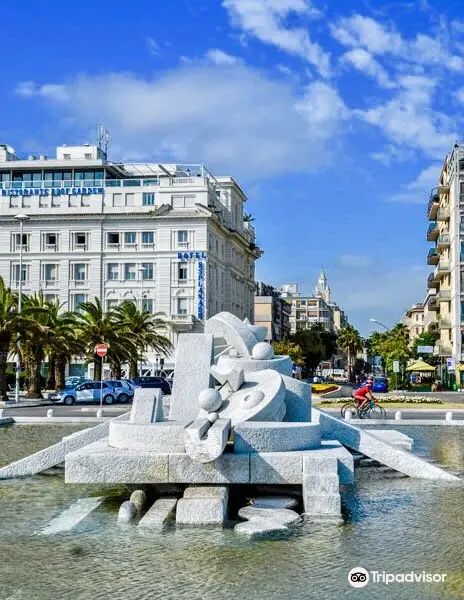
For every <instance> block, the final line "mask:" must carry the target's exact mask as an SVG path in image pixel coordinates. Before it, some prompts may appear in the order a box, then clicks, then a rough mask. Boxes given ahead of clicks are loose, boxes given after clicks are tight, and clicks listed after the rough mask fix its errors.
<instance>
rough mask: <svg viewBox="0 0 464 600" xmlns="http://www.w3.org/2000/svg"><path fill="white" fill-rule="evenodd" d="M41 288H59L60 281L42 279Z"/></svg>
mask: <svg viewBox="0 0 464 600" xmlns="http://www.w3.org/2000/svg"><path fill="white" fill-rule="evenodd" d="M40 286H41V287H47V288H50V287H57V286H58V279H42V280H41V281H40Z"/></svg>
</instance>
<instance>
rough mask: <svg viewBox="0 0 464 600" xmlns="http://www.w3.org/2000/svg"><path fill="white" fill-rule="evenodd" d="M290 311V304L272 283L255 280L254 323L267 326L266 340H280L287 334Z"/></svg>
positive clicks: (288, 331)
mask: <svg viewBox="0 0 464 600" xmlns="http://www.w3.org/2000/svg"><path fill="white" fill-rule="evenodd" d="M291 312H292V309H291V306H290V304H289V303H288V302H286V300H285V299H284V298H283V297H282V296H281V294H280V293H279V292H278V291H277V290H276V289H275V288H274V287H273V286H272V285H267V284H265V283H263V282H262V281H258V282H256V288H255V325H261V326H265V327H267V336H266V341H267V342H280V341H282V340H283V339H284V338H285V337H286V336H287V335H289V333H290V315H291Z"/></svg>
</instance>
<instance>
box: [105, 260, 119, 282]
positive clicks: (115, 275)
mask: <svg viewBox="0 0 464 600" xmlns="http://www.w3.org/2000/svg"><path fill="white" fill-rule="evenodd" d="M107 273H108V279H109V280H111V281H117V280H118V279H119V265H118V264H117V263H109V264H108V266H107Z"/></svg>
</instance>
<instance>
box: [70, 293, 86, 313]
mask: <svg viewBox="0 0 464 600" xmlns="http://www.w3.org/2000/svg"><path fill="white" fill-rule="evenodd" d="M85 300H86V298H85V294H73V296H72V300H71V306H72V307H73V309H74V310H79V308H80V305H81V304H83V303H84V302H85Z"/></svg>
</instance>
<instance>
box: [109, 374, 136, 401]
mask: <svg viewBox="0 0 464 600" xmlns="http://www.w3.org/2000/svg"><path fill="white" fill-rule="evenodd" d="M105 383H107V384H108V385H110V386H111V387H112V388H113V389H114V390H115V392H116V400H117V401H118V402H122V403H124V402H129V400H132V399H133V398H134V386H133V385H131V384H130V383H129V382H128V380H126V379H108V380H107V381H105Z"/></svg>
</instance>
